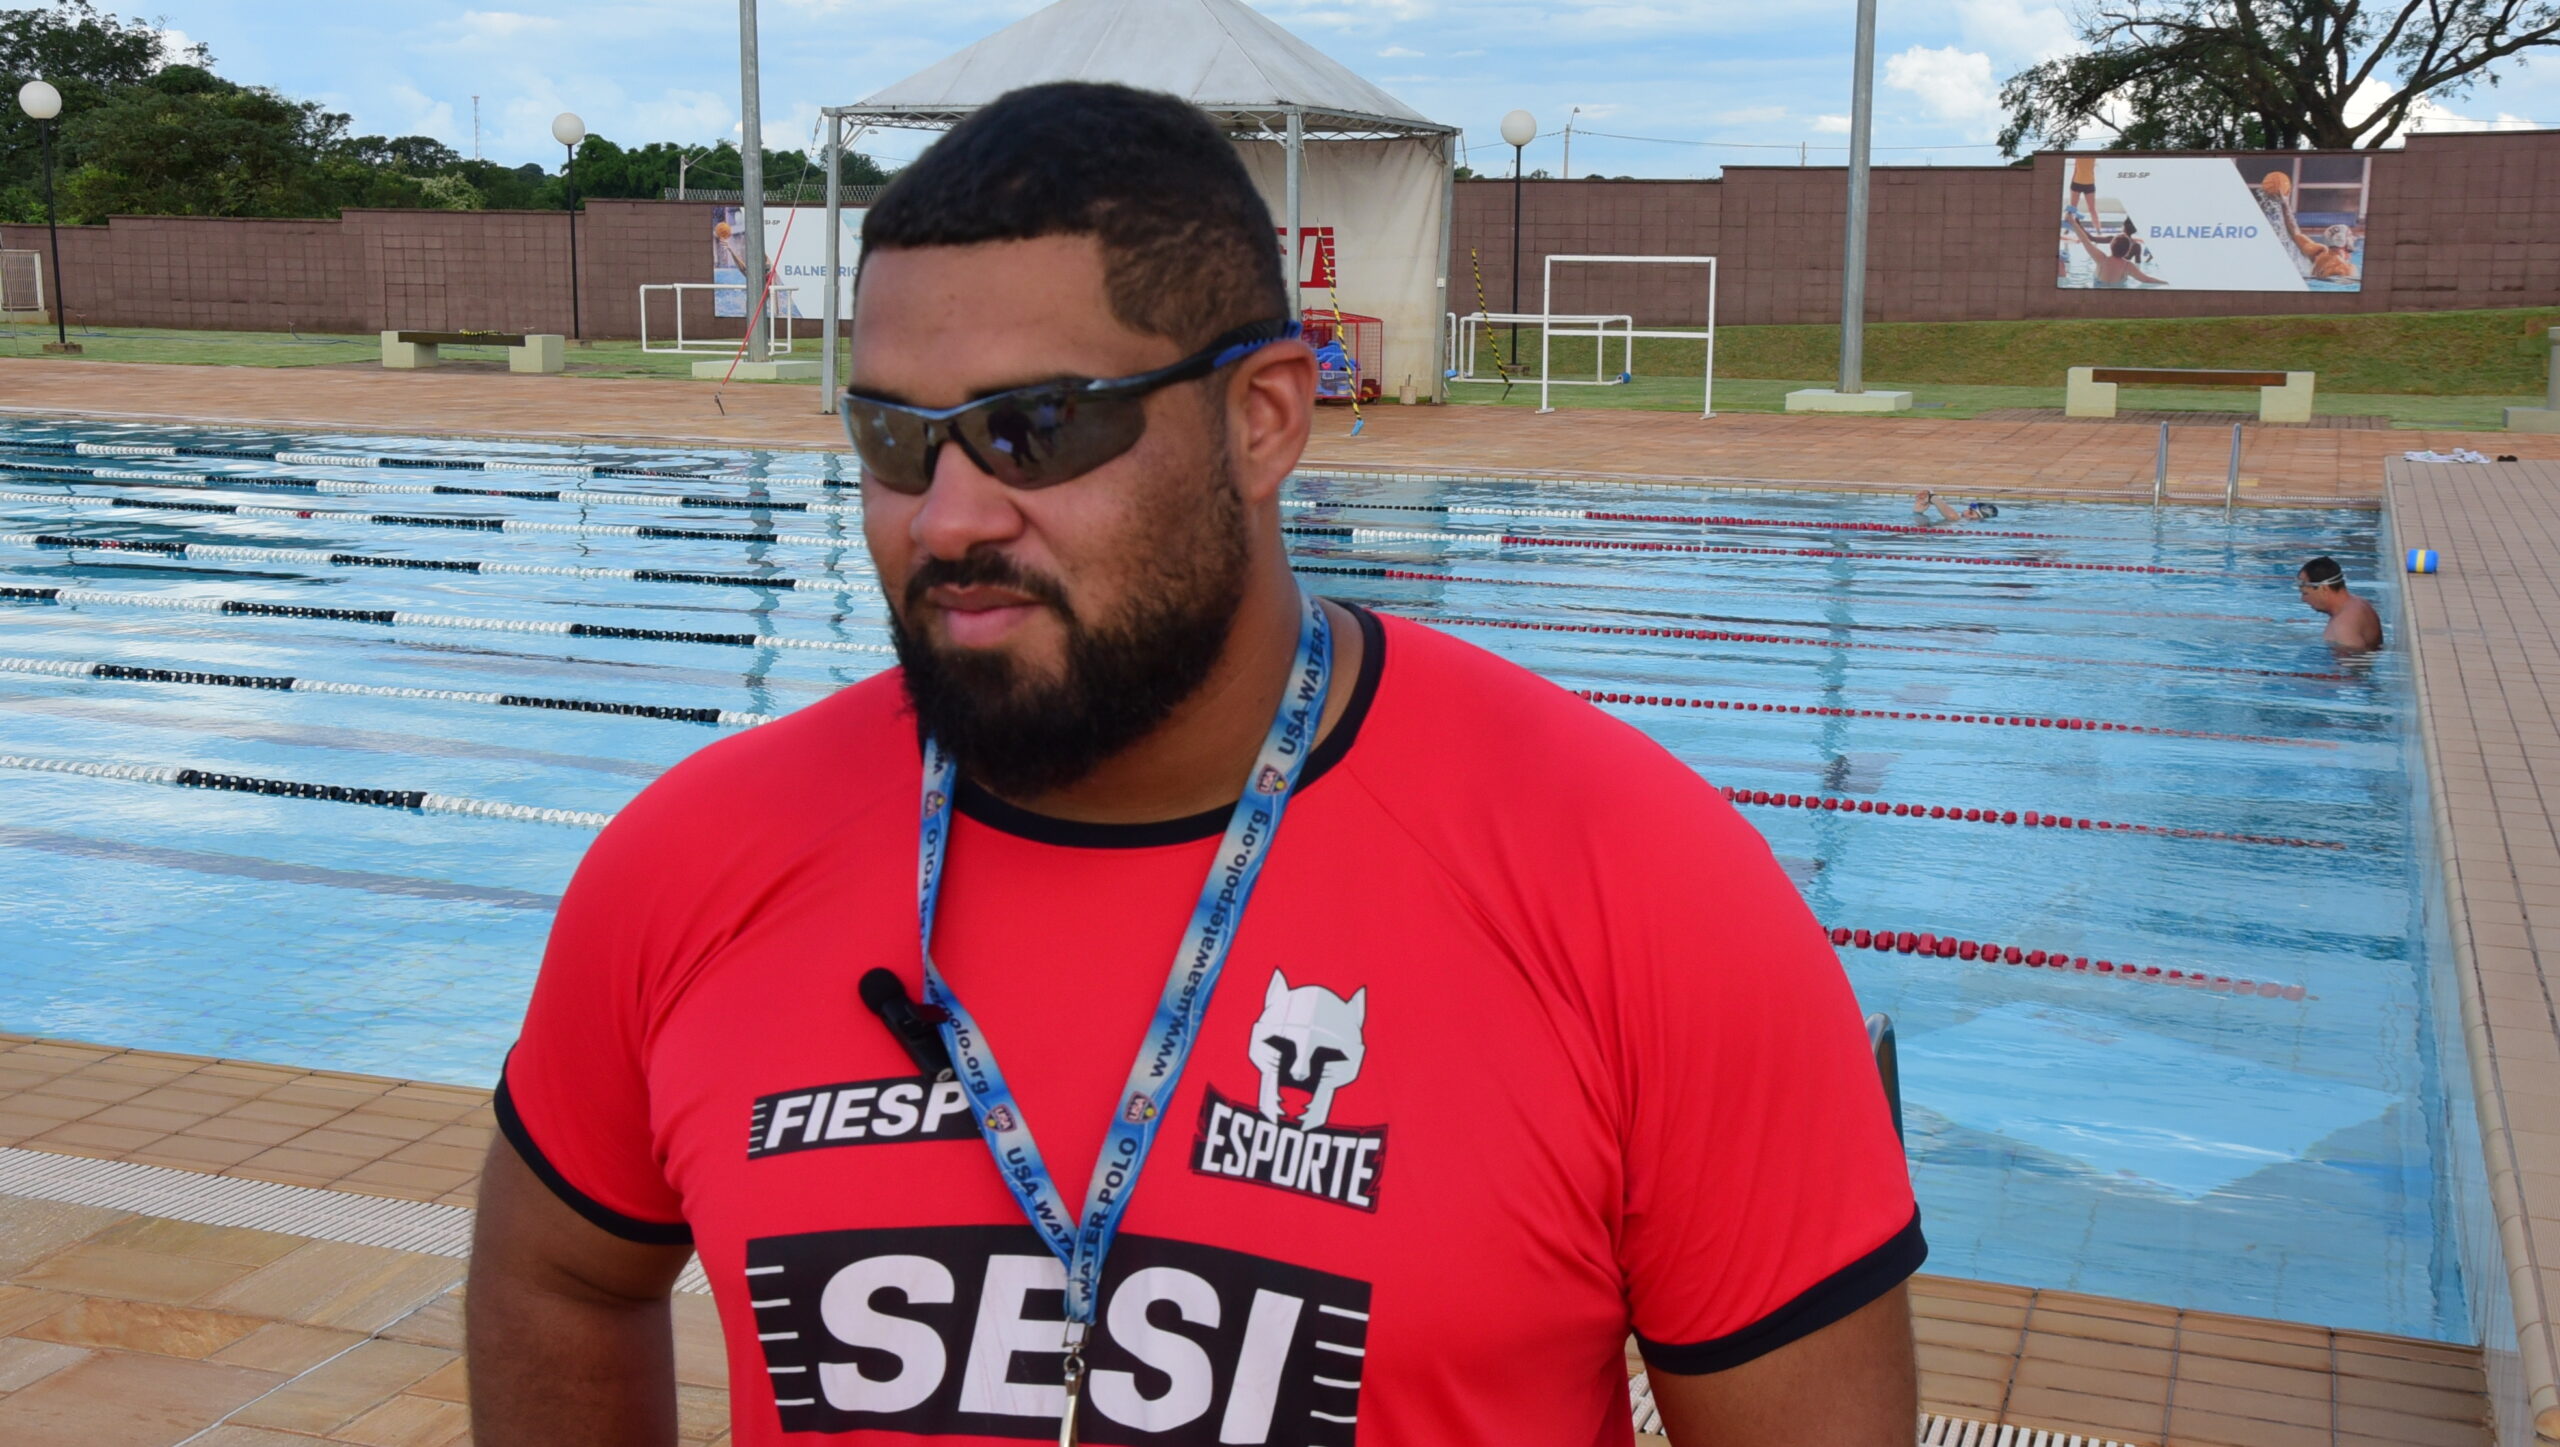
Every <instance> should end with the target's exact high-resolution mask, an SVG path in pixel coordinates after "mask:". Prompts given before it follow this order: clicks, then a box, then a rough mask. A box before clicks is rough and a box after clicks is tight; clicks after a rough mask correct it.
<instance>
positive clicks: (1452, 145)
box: [1431, 131, 1458, 404]
mask: <svg viewBox="0 0 2560 1447" xmlns="http://www.w3.org/2000/svg"><path fill="white" fill-rule="evenodd" d="M1440 157H1441V160H1442V161H1443V162H1444V163H1445V164H1444V165H1442V167H1441V168H1440V275H1439V293H1438V295H1439V309H1438V310H1437V311H1435V312H1433V313H1432V315H1433V317H1434V319H1435V320H1436V319H1437V318H1438V317H1440V316H1442V315H1444V314H1446V313H1447V312H1448V310H1449V247H1450V240H1449V238H1450V233H1452V232H1453V231H1455V230H1456V229H1457V226H1458V133H1457V132H1455V131H1449V132H1446V133H1444V134H1443V135H1442V136H1441V137H1440ZM1434 359H1435V360H1437V353H1436V351H1435V353H1434ZM1431 373H1432V375H1431V400H1432V402H1433V403H1435V404H1437V403H1443V402H1446V401H1448V400H1449V376H1448V368H1447V367H1445V366H1434V367H1433V368H1432V369H1431Z"/></svg>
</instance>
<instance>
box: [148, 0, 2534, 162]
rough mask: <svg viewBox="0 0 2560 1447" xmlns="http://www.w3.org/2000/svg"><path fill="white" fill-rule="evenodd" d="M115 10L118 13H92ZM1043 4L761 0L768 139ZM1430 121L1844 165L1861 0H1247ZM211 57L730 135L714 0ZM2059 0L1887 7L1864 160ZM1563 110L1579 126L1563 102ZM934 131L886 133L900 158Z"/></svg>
mask: <svg viewBox="0 0 2560 1447" xmlns="http://www.w3.org/2000/svg"><path fill="white" fill-rule="evenodd" d="M108 3H109V4H110V5H111V6H112V7H113V8H117V9H124V10H127V13H133V10H132V8H131V7H129V5H127V4H124V3H118V0H108ZM1040 3H1042V0H762V4H761V12H762V19H761V22H760V30H761V33H762V63H763V91H764V96H763V117H764V128H765V144H766V145H767V146H769V147H798V146H803V145H806V144H807V143H808V142H809V140H810V139H811V137H812V136H813V135H814V134H815V126H816V122H817V111H818V107H819V106H821V105H827V104H841V103H846V102H851V101H856V100H860V99H861V98H862V97H864V96H866V95H868V94H870V93H871V92H872V91H874V90H877V89H879V88H880V87H882V86H885V85H888V84H889V83H891V82H893V81H896V80H899V79H901V78H903V77H905V76H907V75H908V74H911V73H912V72H914V71H916V70H919V69H922V68H923V67H924V66H926V65H929V64H931V63H932V62H934V61H935V60H938V59H940V58H941V57H943V56H944V55H946V54H948V53H950V52H951V51H954V50H957V49H959V48H960V47H962V46H964V45H967V44H968V43H970V42H971V41H973V40H976V39H978V38H980V37H981V36H984V35H986V34H989V33H990V32H992V31H994V30H997V29H999V28H1001V27H1002V26H1003V25H1005V24H1006V23H1008V22H1009V21H1011V20H1014V19H1016V18H1018V17H1020V16H1022V15H1025V14H1028V13H1030V12H1031V11H1032V10H1035V9H1038V8H1039V6H1040ZM1251 3H1253V4H1255V6H1256V8H1258V9H1260V10H1262V11H1264V12H1265V13H1266V14H1268V15H1270V16H1271V17H1272V18H1274V19H1276V20H1278V21H1280V22H1281V23H1282V24H1283V25H1285V26H1287V27H1288V28H1289V29H1290V30H1291V31H1293V32H1295V33H1296V34H1297V35H1298V36H1299V37H1300V38H1302V39H1304V40H1306V41H1308V42H1309V43H1311V44H1313V45H1314V46H1316V47H1317V48H1318V49H1320V50H1322V51H1324V52H1325V53H1326V54H1328V55H1330V56H1332V57H1333V58H1334V59H1336V60H1338V61H1340V62H1342V63H1343V64H1344V65H1346V66H1349V67H1350V68H1351V69H1352V70H1354V71H1356V72H1358V73H1359V74H1361V75H1362V76H1364V77H1366V78H1367V79H1369V80H1370V81H1372V82H1373V83H1375V84H1377V85H1379V86H1382V87H1384V88H1385V89H1386V90H1387V91H1389V92H1390V93H1392V94H1394V95H1396V96H1397V97H1399V98H1400V99H1402V100H1403V101H1404V102H1405V103H1406V104H1407V105H1410V106H1412V107H1413V108H1414V109H1416V110H1418V111H1420V112H1422V113H1423V114H1424V115H1427V116H1430V117H1431V118H1433V119H1435V120H1439V121H1444V122H1447V123H1449V124H1452V125H1457V126H1461V127H1463V128H1464V129H1465V132H1466V136H1465V143H1466V144H1467V145H1468V146H1470V147H1471V148H1474V149H1473V151H1472V154H1471V155H1470V157H1469V159H1470V161H1471V163H1472V164H1474V165H1475V166H1476V168H1477V169H1478V170H1479V171H1483V172H1486V173H1493V172H1496V171H1501V172H1504V173H1507V168H1508V166H1509V164H1510V157H1509V155H1508V154H1507V151H1508V149H1509V148H1508V147H1505V146H1503V145H1502V144H1501V142H1500V140H1499V138H1498V136H1497V131H1498V129H1499V126H1500V124H1501V119H1502V116H1503V115H1504V114H1505V113H1506V112H1508V111H1510V110H1512V109H1514V108H1525V109H1527V110H1528V111H1529V112H1530V113H1531V114H1532V115H1533V116H1535V117H1536V119H1537V122H1538V128H1539V132H1540V134H1539V138H1538V140H1537V141H1536V142H1534V143H1533V144H1532V145H1531V146H1530V147H1529V148H1528V151H1527V153H1526V163H1527V165H1528V167H1529V169H1531V170H1533V171H1535V170H1545V171H1547V172H1549V173H1550V174H1565V173H1566V167H1567V164H1568V161H1567V157H1566V154H1565V150H1566V144H1567V137H1566V134H1565V133H1566V130H1567V127H1568V124H1569V125H1570V127H1571V132H1572V134H1571V138H1570V141H1571V157H1570V174H1572V175H1576V176H1582V175H1589V174H1593V173H1598V174H1603V175H1612V176H1615V175H1636V176H1711V175H1714V174H1716V171H1717V169H1718V168H1719V167H1720V166H1724V165H1770V164H1784V165H1793V164H1797V163H1798V162H1799V161H1800V160H1809V161H1811V162H1813V163H1816V164H1819V163H1822V162H1825V161H1829V162H1832V163H1834V164H1837V163H1838V162H1839V161H1841V160H1842V159H1843V158H1844V155H1845V140H1846V133H1847V131H1848V111H1849V86H1850V74H1849V72H1850V68H1851V40H1852V34H1853V28H1854V25H1855V8H1854V0H1779V3H1772V0H1534V3H1533V0H1251ZM142 13H145V14H147V15H149V16H150V17H151V18H152V19H153V20H154V22H155V23H157V24H159V25H161V26H163V27H165V28H167V29H168V30H169V31H171V32H173V33H174V34H175V35H177V36H180V37H183V38H184V39H188V40H194V41H199V42H202V43H204V44H206V45H208V46H210V47H211V49H212V51H213V56H214V62H215V66H216V68H217V69H218V70H219V71H220V72H221V73H222V74H224V75H226V76H228V77H230V78H232V79H234V80H238V81H243V82H247V83H251V84H258V85H268V86H273V87H275V88H276V89H278V90H281V91H283V92H285V93H287V94H289V95H292V96H295V97H298V98H302V99H310V100H318V101H321V102H323V103H324V104H326V105H327V106H329V107H330V108H331V109H333V110H341V111H345V112H348V113H350V114H351V115H352V116H353V117H354V119H355V125H356V129H357V131H358V132H359V133H361V134H385V135H407V134H425V135H431V136H434V137H437V138H438V139H440V140H443V141H445V142H446V143H448V144H450V145H452V146H454V147H455V148H456V149H458V150H460V151H462V152H463V153H464V154H465V155H469V154H471V153H472V150H473V146H474V139H473V97H474V95H475V94H476V95H477V96H478V98H479V137H478V142H477V144H478V147H479V149H480V151H481V153H482V154H484V155H486V156H488V157H489V158H490V159H493V160H499V161H505V162H510V163H520V162H524V161H541V162H544V163H545V164H549V165H554V166H556V165H557V164H558V161H559V150H558V148H557V146H556V144H555V143H554V142H553V141H552V140H551V139H550V124H551V118H552V117H553V116H554V115H556V114H558V113H559V112H561V111H563V110H574V111H576V112H577V113H579V114H580V115H581V116H582V117H584V118H585V120H586V123H587V128H588V130H589V131H590V132H591V133H593V134H597V135H602V136H606V137H609V138H611V139H613V140H615V141H618V142H621V143H624V144H641V143H645V142H649V141H659V140H666V141H683V142H688V143H691V144H708V143H710V142H712V141H715V140H718V139H722V138H724V137H725V138H734V137H735V136H736V134H737V125H738V117H739V115H740V113H741V111H740V105H739V88H738V70H737V23H738V22H737V7H736V6H735V5H734V4H731V3H729V0H480V3H478V4H473V3H463V0H406V3H403V4H400V5H397V6H393V5H386V4H373V3H364V0H355V3H349V0H154V3H153V5H152V8H151V9H149V10H147V11H143V12H142ZM2069 14H2070V12H2069V10H2068V8H2067V0H2065V3H2049V0H1927V3H1912V0H1902V3H1896V4H1892V5H1887V6H1884V7H1883V8H1882V17H1881V19H1880V21H1879V24H1878V31H1877V41H1876V91H1875V107H1876V109H1875V117H1876V120H1875V146H1876V160H1877V162H1878V164H1904V165H1919V164H1936V165H1966V164H1995V163H1997V162H1999V160H2000V155H1999V152H1998V149H1997V148H1996V147H1995V146H1994V145H1992V144H1990V143H1991V142H1992V141H1993V139H1994V138H1995V137H1996V135H1997V134H1998V131H1999V127H2000V120H2001V115H2000V110H1999V106H1998V103H1997V99H1996V97H1997V93H1998V90H1999V86H2000V82H2001V81H2002V80H2003V79H2005V78H2006V77H2008V76H2009V75H2011V74H2013V73H2014V72H2016V71H2017V70H2019V69H2020V68H2022V67H2024V66H2027V65H2030V64H2033V63H2035V62H2036V61H2038V60H2041V59H2045V58H2047V57H2050V56H2053V55H2057V54H2061V53H2064V52H2066V51H2068V50H2069V49H2070V48H2071V47H2072V45H2073V43H2074V42H2073V36H2072V30H2071V24H2070V19H2069ZM1577 108H1578V114H1577V113H1576V112H1577ZM2428 123H2429V126H2430V128H2439V129H2458V128H2466V127H2468V128H2480V127H2485V126H2506V127H2518V128H2521V127H2524V126H2527V125H2531V124H2534V123H2539V124H2540V125H2542V126H2549V127H2560V59H2555V60H2551V61H2546V62H2544V63H2543V64H2542V65H2541V66H2540V67H2539V69H2538V70H2536V69H2529V68H2524V67H2517V68H2515V69H2513V70H2512V71H2510V72H2509V73H2508V75H2507V76H2506V79H2505V80H2504V82H2503V83H2502V84H2500V85H2498V86H2496V87H2494V88H2492V87H2481V88H2479V89H2477V90H2475V91H2473V92H2472V93H2471V94H2469V95H2467V96H2462V97H2457V98H2454V99H2453V100H2451V101H2450V102H2449V103H2448V104H2447V105H2446V106H2444V107H2442V108H2441V109H2440V110H2439V112H2438V113H2437V114H2434V115H2431V116H2429V117H2428ZM929 139H930V137H927V136H922V135H918V134H915V133H901V132H890V133H879V134H875V136H874V137H872V138H870V139H868V140H866V141H865V142H864V149H866V150H870V151H872V152H873V153H874V154H877V155H879V156H881V157H882V158H883V159H884V160H889V161H892V162H895V161H903V160H905V159H907V158H909V157H910V156H912V155H913V153H914V152H915V151H916V150H918V149H920V148H921V147H922V146H923V145H924V144H925V143H926V141H928V140H929Z"/></svg>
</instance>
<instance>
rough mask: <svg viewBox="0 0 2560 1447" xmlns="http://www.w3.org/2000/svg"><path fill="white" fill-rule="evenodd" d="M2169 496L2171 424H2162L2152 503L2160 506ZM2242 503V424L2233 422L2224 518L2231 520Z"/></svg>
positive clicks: (2224, 484) (2224, 487)
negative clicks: (2233, 512) (2232, 514)
mask: <svg viewBox="0 0 2560 1447" xmlns="http://www.w3.org/2000/svg"><path fill="white" fill-rule="evenodd" d="M2168 498H2169V424H2168V423H2166V422H2163V423H2161V424H2160V450H2159V452H2158V453H2157V454H2155V455H2154V456H2153V458H2152V462H2151V505H2152V506H2153V507H2158V506H2159V505H2160V504H2162V503H2163V502H2166V501H2168ZM2239 505H2240V424H2239V423H2237V422H2234V423H2232V424H2231V466H2230V468H2229V470H2227V471H2226V472H2225V473H2224V474H2223V477H2222V518H2223V521H2225V522H2228V521H2230V520H2231V511H2232V509H2233V508H2236V507H2238V506H2239Z"/></svg>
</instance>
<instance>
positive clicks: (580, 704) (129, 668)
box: [0, 658, 782, 728]
mask: <svg viewBox="0 0 2560 1447" xmlns="http://www.w3.org/2000/svg"><path fill="white" fill-rule="evenodd" d="M0 673H35V674H44V675H47V676H50V677H54V678H95V679H105V680H110V681H114V682H119V683H175V684H192V685H196V686H198V687H204V688H251V689H266V690H270V691H273V692H278V693H327V694H343V695H349V696H353V697H358V698H398V699H421V700H430V701H433V702H437V703H476V704H488V705H492V706H494V707H498V708H541V709H557V710H560V711H563V712H567V713H599V714H615V715H619V716H621V717H625V718H647V719H664V720H667V721H669V722H672V723H700V724H717V725H719V726H720V727H722V728H753V727H755V726H756V725H758V724H765V723H771V722H773V721H774V720H775V719H777V718H780V717H781V716H782V715H780V714H771V713H748V712H743V711H740V710H736V709H726V708H696V707H690V706H686V705H682V704H665V703H612V702H606V701H602V700H598V699H591V698H549V697H543V696H539V695H534V694H522V693H498V692H493V691H489V690H482V689H463V688H395V687H392V686H390V685H388V684H379V683H336V682H331V681H329V680H326V679H318V678H301V677H297V676H295V675H292V674H278V673H206V672H201V671H198V670H195V669H186V668H158V667H147V666H143V665H139V664H131V663H106V662H101V661H97V660H87V659H61V658H0Z"/></svg>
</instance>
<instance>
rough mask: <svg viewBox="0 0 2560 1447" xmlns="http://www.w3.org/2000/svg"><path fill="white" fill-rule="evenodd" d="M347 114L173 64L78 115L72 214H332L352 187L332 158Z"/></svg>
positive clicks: (70, 147) (67, 133) (87, 218)
mask: <svg viewBox="0 0 2560 1447" xmlns="http://www.w3.org/2000/svg"><path fill="white" fill-rule="evenodd" d="M346 125H347V118H346V117H345V116H342V115H333V114H330V113H328V112H326V111H323V110H321V109H320V108H319V107H318V106H316V105H313V104H310V103H309V102H303V103H300V104H297V103H295V102H293V101H289V100H286V99H285V98H284V97H282V96H280V95H277V94H276V93H275V92H274V91H271V90H264V89H259V88H255V87H251V86H242V85H234V84H233V83H231V82H230V81H227V80H224V79H222V78H221V77H220V76H217V75H215V74H213V73H212V72H211V71H208V70H205V69H203V68H201V67H198V66H193V65H172V66H169V67H167V68H166V69H163V70H161V71H160V72H158V73H157V74H155V75H153V76H151V77H150V78H149V79H148V80H145V81H143V82H142V83H140V84H138V85H129V86H125V87H123V88H121V89H118V90H115V91H111V92H109V93H108V94H107V95H106V96H105V98H104V99H102V100H100V101H99V102H98V103H97V104H95V105H93V106H90V107H89V108H87V109H85V110H83V111H80V112H78V113H77V114H73V115H67V116H66V118H65V120H64V123H63V128H62V130H63V143H64V145H63V149H64V151H65V152H66V153H67V155H68V157H69V158H70V159H71V160H73V161H74V162H75V163H76V164H75V165H74V166H73V167H72V169H71V171H70V173H69V174H68V175H66V176H65V177H64V178H63V180H62V189H61V197H62V213H63V219H64V220H66V221H73V222H96V221H104V220H105V219H106V218H107V217H109V216H110V215H116V214H131V213H147V214H151V215H160V216H313V215H324V214H328V213H329V212H333V211H335V210H336V209H337V207H336V203H337V202H338V199H339V198H338V196H337V195H335V194H331V193H332V192H334V191H337V190H339V189H340V187H333V186H331V185H329V184H328V181H329V180H330V179H332V178H330V177H329V176H328V175H327V174H326V173H325V172H324V171H323V170H322V168H321V166H320V162H321V160H322V159H323V157H324V155H325V154H326V153H328V152H329V151H330V149H331V148H332V146H333V145H335V144H336V143H337V142H338V141H339V140H340V138H341V137H342V136H343V135H344V133H345V129H346ZM351 169H355V170H361V169H362V168H361V164H360V163H357V165H356V166H354V167H352V168H351ZM336 179H338V180H340V181H341V183H342V184H343V182H344V181H345V180H347V179H353V178H352V177H339V178H336Z"/></svg>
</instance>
